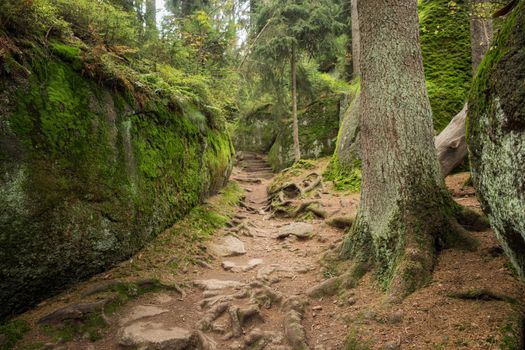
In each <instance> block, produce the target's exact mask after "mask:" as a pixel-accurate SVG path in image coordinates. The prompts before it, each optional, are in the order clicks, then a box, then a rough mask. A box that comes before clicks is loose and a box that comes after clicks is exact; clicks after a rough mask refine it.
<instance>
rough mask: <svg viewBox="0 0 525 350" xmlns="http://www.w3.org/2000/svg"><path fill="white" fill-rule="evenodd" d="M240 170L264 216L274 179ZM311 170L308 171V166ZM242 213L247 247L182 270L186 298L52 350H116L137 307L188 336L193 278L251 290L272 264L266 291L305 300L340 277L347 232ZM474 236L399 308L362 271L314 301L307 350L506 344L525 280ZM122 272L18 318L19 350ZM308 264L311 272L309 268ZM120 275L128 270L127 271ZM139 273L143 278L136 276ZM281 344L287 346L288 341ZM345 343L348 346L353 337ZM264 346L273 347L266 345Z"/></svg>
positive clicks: (197, 314) (272, 323)
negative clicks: (469, 247)
mask: <svg viewBox="0 0 525 350" xmlns="http://www.w3.org/2000/svg"><path fill="white" fill-rule="evenodd" d="M254 159H256V158H254ZM326 163H327V161H326V160H324V161H321V162H318V163H316V167H317V168H316V169H313V170H317V171H319V172H322V168H323V167H325V166H326ZM241 165H242V166H240V167H238V168H236V169H235V170H234V174H233V175H232V178H234V179H238V180H237V181H238V182H239V184H240V186H241V187H242V188H244V189H246V190H247V191H246V200H245V203H246V204H248V205H249V206H252V207H254V208H256V209H257V210H261V209H262V208H263V207H264V205H265V202H266V199H267V192H266V188H267V186H268V185H269V183H270V182H271V181H272V180H271V176H269V172H268V169H267V167H265V166H264V162H261V161H260V160H254V161H253V162H252V163H250V161H249V160H248V161H246V162H245V163H244V164H241ZM311 171H312V169H310V170H305V172H311ZM303 174H304V173H303ZM467 177H468V174H458V175H453V176H450V177H449V178H448V179H447V186H448V187H449V188H450V190H451V192H452V193H453V195H454V197H455V199H456V200H457V201H458V202H459V203H460V204H462V205H465V206H469V207H473V208H479V204H478V201H477V200H476V198H475V194H474V190H473V188H471V187H465V186H464V182H465V180H466V179H467ZM239 179H240V180H239ZM242 179H261V182H260V183H252V182H249V181H242ZM312 195H313V196H315V197H316V199H317V200H318V201H319V202H320V203H321V207H322V208H323V209H325V211H327V212H328V213H329V214H330V215H334V214H336V215H354V214H355V211H356V209H357V205H358V201H359V195H358V194H344V193H336V192H333V191H331V190H330V185H329V184H325V185H324V187H322V188H320V189H318V190H316V191H315V192H314V193H313V194H312ZM238 213H239V214H242V216H245V217H246V219H245V220H244V221H245V222H247V223H249V225H248V227H249V230H250V232H251V233H252V234H253V237H245V236H240V237H239V238H240V239H241V240H242V241H243V242H244V244H245V247H246V251H247V253H246V254H245V255H242V256H237V257H228V258H217V259H215V260H213V261H211V262H210V266H209V267H204V266H198V265H195V266H190V267H189V268H188V269H184V270H185V273H179V274H177V275H175V277H173V276H170V277H169V278H170V279H171V280H176V281H177V282H178V283H179V284H180V285H186V286H187V288H186V289H185V291H186V296H184V297H183V298H181V296H180V295H179V294H178V293H176V292H168V291H160V292H155V293H148V294H145V295H143V296H141V297H139V298H137V299H134V300H132V301H130V302H129V303H127V304H126V305H125V306H124V307H122V308H121V309H120V310H119V311H118V312H116V313H115V314H113V315H112V316H110V317H109V325H108V326H107V327H105V329H104V336H103V337H102V339H99V340H97V341H95V342H90V341H88V340H85V339H84V338H83V337H78V338H77V339H74V340H72V341H69V342H65V343H60V344H58V345H56V346H51V347H50V348H57V349H58V348H61V349H101V350H104V349H118V348H119V347H118V332H119V329H120V328H121V325H120V320H121V319H122V318H124V317H126V316H127V315H128V314H129V313H130V310H131V309H132V308H133V307H135V306H137V305H159V306H160V307H162V308H165V309H167V310H168V311H169V312H167V313H164V314H161V315H158V316H153V317H151V318H149V319H148V320H154V321H159V322H162V323H164V324H166V325H169V326H179V327H182V328H185V329H188V330H193V329H195V324H196V323H197V322H198V321H199V320H200V319H201V318H202V317H203V315H204V314H205V312H206V311H207V309H201V308H200V307H199V302H200V301H202V300H203V299H204V297H203V292H202V291H201V290H200V289H198V288H195V287H192V281H194V280H202V279H220V280H235V281H241V282H243V283H247V284H248V283H250V282H252V281H254V280H255V279H256V277H257V274H258V272H259V271H260V270H261V269H264V268H265V267H268V266H270V265H272V264H276V265H277V266H278V269H280V270H281V271H278V272H276V273H274V274H273V275H272V276H277V277H274V278H275V280H274V281H273V282H275V283H272V284H271V288H272V289H273V290H274V291H277V292H280V293H282V294H283V295H285V296H292V295H302V294H304V293H305V291H306V290H307V289H309V288H310V287H312V286H314V285H316V284H319V283H320V282H322V281H323V280H324V279H325V278H327V277H331V275H332V274H335V273H337V268H336V267H331V266H324V267H322V266H321V264H320V258H321V256H322V255H323V253H324V252H326V251H327V250H329V249H330V248H331V247H332V248H333V247H334V246H335V245H336V244H337V243H338V242H340V241H341V239H342V237H343V235H344V232H343V231H341V230H338V229H335V228H332V227H330V226H328V225H327V224H325V223H324V221H323V220H321V219H315V218H313V217H309V218H308V219H306V221H307V222H309V223H311V224H312V225H313V226H314V232H315V235H314V237H313V238H312V239H309V240H293V239H288V240H284V241H279V240H277V239H275V238H273V237H272V235H274V234H275V232H276V231H277V230H278V229H279V228H280V227H282V226H283V225H285V224H288V223H290V222H293V221H294V220H295V221H297V220H298V219H279V218H271V216H270V214H269V213H266V212H262V211H260V212H259V213H252V212H249V211H247V210H245V209H241V208H239V209H238ZM302 221H304V220H302ZM223 231H224V230H221V231H220V232H217V233H216V235H217V236H219V235H221V234H223V233H224V232H223ZM471 234H472V235H473V236H474V237H475V238H476V239H477V240H479V242H480V245H479V248H478V249H477V250H476V251H464V250H457V249H448V250H445V251H443V252H441V254H440V255H439V258H438V260H437V263H436V268H435V272H434V277H433V280H432V282H431V283H430V284H429V285H428V286H427V287H425V288H423V289H421V290H419V291H417V292H416V293H414V294H412V295H410V296H409V297H407V298H406V299H405V300H404V301H403V302H402V303H401V304H399V305H397V306H395V307H391V306H390V307H387V306H385V305H386V304H385V303H384V292H383V291H382V289H381V288H380V286H378V285H377V283H376V282H375V279H374V275H373V273H369V274H367V275H366V276H365V277H364V278H363V279H362V280H361V282H360V283H359V285H358V286H357V288H355V289H352V290H349V291H343V292H341V293H339V294H337V295H335V296H325V297H323V298H321V299H310V300H309V305H307V306H306V309H305V310H306V311H305V314H304V319H303V325H304V328H305V330H306V337H307V342H308V344H309V346H310V348H311V349H326V350H328V349H332V350H338V349H361V347H358V346H355V347H351V346H352V345H348V347H345V346H347V345H345V344H346V342H347V337H350V338H351V339H354V340H355V342H357V343H359V344H361V345H362V346H364V347H362V348H363V349H366V348H367V347H368V348H370V349H500V348H502V349H504V348H505V347H504V346H503V345H502V344H504V343H505V342H507V343H510V342H511V341H513V340H514V339H515V335H514V334H513V333H512V329H513V327H517V325H519V324H520V322H521V321H520V320H521V316H520V312H521V306H520V305H523V302H524V301H525V293H524V288H523V284H522V283H521V282H518V281H517V280H516V278H515V277H514V275H513V272H512V271H511V270H510V269H509V267H508V266H509V265H508V263H507V260H506V259H505V257H504V256H503V255H502V253H501V249H500V248H499V244H498V242H497V240H496V238H495V236H494V234H493V232H492V231H485V232H472V233H471ZM172 243H173V242H172ZM172 243H170V242H164V243H163V249H164V250H165V251H166V250H167V251H170V249H171V253H172V254H173V255H180V254H187V252H184V251H182V250H181V249H184V248H183V246H181V243H180V242H178V243H173V245H170V244H172ZM177 244H178V245H177ZM153 246H154V244H153ZM151 251H152V249H149V250H148V249H145V250H144V251H143V252H142V253H139V254H137V257H135V259H145V258H144V256H145V255H146V258H147V255H148V254H153V253H151ZM148 252H150V253H148ZM141 254H142V255H141ZM254 258H260V259H262V260H263V264H262V265H260V266H258V267H256V268H255V269H253V270H251V271H248V272H237V273H234V272H228V271H224V270H223V268H222V267H221V262H222V261H225V260H227V261H231V262H234V263H236V264H237V265H245V264H246V263H247V262H248V261H249V260H250V259H254ZM157 260H159V261H160V260H161V259H157ZM150 261H155V259H150ZM123 266H124V267H123ZM123 266H120V267H118V268H116V269H115V270H113V271H109V272H107V273H105V274H102V275H100V276H97V277H96V278H94V279H92V280H91V281H88V282H86V283H83V284H80V285H79V286H77V287H76V288H73V289H71V290H70V291H68V292H66V293H64V294H62V295H60V296H57V297H55V298H52V299H50V300H48V301H46V302H44V303H42V304H41V305H40V306H39V307H37V308H35V309H34V310H32V311H30V312H28V313H26V314H24V315H22V316H21V318H22V319H25V320H28V321H30V322H31V323H32V324H33V330H32V331H31V332H30V333H28V335H27V336H26V337H25V339H24V340H23V341H22V342H21V345H28V344H32V343H35V342H37V341H40V342H42V343H47V342H50V341H52V339H51V338H49V336H47V335H45V332H43V331H42V330H41V328H40V327H39V326H37V325H35V321H36V320H38V319H39V318H40V317H41V316H42V315H45V314H47V313H49V312H50V311H52V310H55V309H57V308H58V307H62V306H64V305H67V304H70V303H73V302H79V301H81V299H82V298H81V297H80V291H82V290H85V288H86V287H88V286H90V285H92V284H94V283H96V282H98V281H100V280H103V279H104V278H106V279H112V278H116V277H122V276H124V275H127V276H133V269H132V268H129V262H128V264H127V265H126V264H123ZM148 266H149V269H150V271H149V273H150V274H149V275H152V276H157V277H160V278H161V279H163V280H164V279H166V278H168V277H167V274H168V273H167V272H166V271H164V270H163V269H161V268H160V267H159V269H158V270H156V267H155V265H154V264H152V263H150V264H149V265H148ZM159 266H160V265H159ZM309 268H311V270H310V271H308V272H306V271H305V270H309ZM340 268H341V267H339V269H340ZM119 269H120V270H119ZM123 270H125V271H126V273H123V272H122V271H123ZM137 274H138V275H143V274H142V273H140V272H137ZM472 291H474V292H475V291H477V292H480V291H481V292H480V293H479V294H481V299H488V300H476V299H459V298H456V297H452V294H454V293H461V292H472ZM234 292H235V290H231V289H230V290H226V291H221V294H231V293H234ZM489 292H490V293H489ZM491 293H492V294H491ZM487 294H490V295H496V296H504V298H503V299H505V300H492V299H493V298H490V297H487ZM514 301H515V302H514ZM233 303H234V304H236V305H240V306H242V305H244V304H246V300H243V299H239V300H234V302H233ZM261 316H262V318H256V319H254V320H251V321H249V322H248V323H246V324H245V325H244V328H243V331H244V333H249V332H250V330H251V329H253V328H254V327H257V328H260V329H261V330H263V331H266V330H267V331H272V332H275V333H277V334H282V333H283V322H284V321H283V317H284V314H283V311H282V310H281V308H279V307H276V306H272V307H271V308H269V309H266V308H262V311H261ZM217 322H218V323H220V324H224V325H225V326H226V327H228V324H229V322H230V321H229V320H228V318H227V317H225V316H221V318H219V320H218V321H217ZM206 334H208V335H209V336H211V337H212V338H213V339H214V340H215V341H216V342H217V343H218V346H217V349H219V350H227V349H230V348H232V344H236V343H238V342H239V339H229V340H223V336H222V335H221V334H218V333H214V332H207V333H206ZM240 339H242V338H240ZM283 344H284V345H286V341H284V342H283ZM349 344H353V342H352V341H350V343H349ZM284 348H286V347H284ZM284 348H283V349H284ZM266 349H274V347H273V345H269V346H267V347H266ZM508 349H511V347H508Z"/></svg>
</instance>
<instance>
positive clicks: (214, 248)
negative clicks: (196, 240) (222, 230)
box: [209, 235, 246, 257]
mask: <svg viewBox="0 0 525 350" xmlns="http://www.w3.org/2000/svg"><path fill="white" fill-rule="evenodd" d="M209 248H210V251H211V252H212V254H215V255H217V256H221V257H228V256H236V255H243V254H246V249H245V248H244V243H242V241H241V240H240V239H238V238H237V237H234V236H231V235H228V236H224V237H221V238H220V239H218V240H217V241H216V242H214V243H210V244H209Z"/></svg>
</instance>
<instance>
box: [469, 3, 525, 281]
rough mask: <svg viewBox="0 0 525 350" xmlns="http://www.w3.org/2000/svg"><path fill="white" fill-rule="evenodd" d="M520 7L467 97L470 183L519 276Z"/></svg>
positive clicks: (523, 188) (523, 250) (523, 266)
mask: <svg viewBox="0 0 525 350" xmlns="http://www.w3.org/2000/svg"><path fill="white" fill-rule="evenodd" d="M524 7H525V3H524V1H521V2H520V4H519V5H518V7H517V8H516V9H515V10H514V12H513V13H512V14H511V15H510V17H509V18H508V19H507V20H506V23H505V24H504V26H503V27H502V28H501V30H500V33H499V35H498V36H497V38H496V39H495V44H494V47H493V48H492V49H491V50H489V52H488V53H487V55H486V57H485V59H484V61H483V63H482V64H481V66H480V68H479V71H478V74H477V76H476V79H475V81H474V85H473V89H472V92H471V95H470V99H469V114H468V130H467V131H468V134H467V138H468V145H469V150H470V159H471V167H472V175H473V180H474V185H475V187H476V189H477V192H478V195H479V197H480V200H481V203H482V205H483V209H484V211H485V212H486V213H487V214H488V216H489V218H490V221H491V224H492V226H493V228H494V230H495V231H496V234H497V235H498V237H499V239H500V241H501V243H502V245H503V247H504V249H505V251H506V252H507V254H508V255H509V256H510V258H511V261H512V263H513V265H514V266H515V268H516V270H517V271H518V273H519V274H520V275H521V277H524V276H525V175H524V174H525V11H524V10H525V9H524Z"/></svg>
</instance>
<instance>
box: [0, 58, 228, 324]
mask: <svg viewBox="0 0 525 350" xmlns="http://www.w3.org/2000/svg"><path fill="white" fill-rule="evenodd" d="M77 50H78V49H77ZM78 51H80V50H78ZM35 55H36V56H38V55H37V54H36V53H35ZM46 57H47V56H46ZM33 62H39V63H38V67H36V68H35V69H34V71H32V72H31V74H27V78H20V77H19V78H17V79H10V78H6V77H4V76H1V77H0V305H2V307H1V308H0V320H1V319H2V318H3V317H5V316H7V315H12V314H13V313H15V312H18V311H22V310H24V309H27V308H29V307H31V306H32V305H34V304H35V303H36V302H38V301H39V300H41V299H42V298H45V297H47V296H49V295H51V294H53V293H56V292H57V291H59V290H61V289H62V288H64V287H65V286H67V285H68V284H71V283H74V282H78V281H79V280H82V279H85V278H87V277H89V276H91V275H93V274H96V273H100V272H101V271H103V270H105V269H107V268H109V267H111V266H113V265H114V264H116V263H118V262H120V261H123V260H125V259H128V258H129V257H130V256H131V255H132V254H133V253H135V252H136V251H137V250H139V249H140V248H142V247H143V246H144V245H145V244H146V243H147V242H148V241H149V240H151V239H152V238H153V237H155V235H156V234H157V233H159V232H161V231H162V230H164V229H165V228H166V227H168V226H170V225H171V224H173V223H174V222H175V221H176V220H177V219H179V218H180V217H182V216H183V215H185V214H186V213H187V212H188V211H189V210H190V209H191V208H192V207H193V206H195V205H197V204H199V203H200V202H201V201H202V200H203V199H204V198H205V197H206V196H207V195H208V194H211V193H213V192H216V191H217V190H218V189H219V188H220V187H222V186H223V185H224V184H225V183H226V181H227V178H228V176H229V173H230V170H231V167H232V153H233V147H232V144H231V141H230V139H229V136H228V135H227V133H226V131H225V129H224V126H220V125H216V123H215V122H213V123H212V122H211V121H210V122H209V123H208V122H206V120H207V119H206V118H204V117H203V119H204V120H205V121H204V122H203V123H202V124H199V125H197V124H195V123H194V122H192V120H191V119H190V118H191V117H189V116H186V115H184V114H183V112H182V111H180V110H177V109H173V108H171V107H170V105H168V103H167V102H165V101H163V100H162V99H160V98H155V97H153V96H150V97H147V96H146V95H143V96H142V97H141V101H140V103H139V101H135V100H134V99H133V96H132V94H128V93H126V94H124V93H119V92H118V91H117V90H118V89H108V88H105V87H103V86H100V85H98V84H97V82H95V81H91V80H89V79H87V78H85V75H83V74H82V72H81V71H77V70H75V68H72V67H71V66H70V65H68V64H67V63H66V62H62V61H61V60H59V59H58V58H52V59H49V57H48V58H46V60H40V59H36V60H34V61H33ZM0 65H1V64H0ZM29 68H31V67H29ZM28 73H29V72H28ZM144 89H145V90H150V87H146V86H145V87H144ZM153 90H154V89H152V90H151V91H153ZM195 108H197V107H195ZM197 109H198V108H197ZM143 111H148V112H147V113H143Z"/></svg>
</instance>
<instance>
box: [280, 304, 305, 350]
mask: <svg viewBox="0 0 525 350" xmlns="http://www.w3.org/2000/svg"><path fill="white" fill-rule="evenodd" d="M306 304H307V301H306V300H304V299H302V298H300V297H298V296H292V297H290V298H288V299H286V300H285V301H284V302H283V305H282V310H283V311H284V312H285V317H284V335H285V337H286V339H287V340H288V343H289V344H290V345H291V346H292V348H293V349H294V350H307V349H310V348H309V347H308V343H307V342H306V332H305V330H304V327H303V325H302V320H303V316H304V307H305V305H306Z"/></svg>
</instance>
